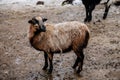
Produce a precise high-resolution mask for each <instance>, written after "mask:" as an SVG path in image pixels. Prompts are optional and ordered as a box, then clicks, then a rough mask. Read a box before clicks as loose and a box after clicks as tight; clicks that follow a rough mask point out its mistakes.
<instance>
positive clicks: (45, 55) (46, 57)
mask: <svg viewBox="0 0 120 80" xmlns="http://www.w3.org/2000/svg"><path fill="white" fill-rule="evenodd" d="M44 58H45V64H44V67H43V68H42V69H43V70H46V69H47V67H48V55H47V53H45V52H44Z"/></svg>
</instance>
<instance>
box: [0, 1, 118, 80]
mask: <svg viewBox="0 0 120 80" xmlns="http://www.w3.org/2000/svg"><path fill="white" fill-rule="evenodd" d="M12 5H16V6H17V5H19V3H12ZM16 8H17V7H12V8H10V6H9V5H5V4H4V5H3V4H0V80H120V7H115V6H112V7H111V8H110V12H109V14H108V18H107V19H106V20H102V15H103V12H104V6H103V5H99V6H97V7H96V9H95V10H94V12H93V20H92V22H91V23H87V25H88V27H89V29H90V31H91V38H90V41H89V44H88V47H87V48H86V49H85V50H84V54H85V60H84V66H83V71H82V72H81V73H80V75H77V74H76V73H75V71H74V70H73V69H72V68H71V66H72V65H73V63H74V61H75V58H76V56H75V54H74V52H72V51H71V52H69V53H66V54H62V58H63V61H61V59H60V55H59V54H55V55H54V60H53V64H54V70H53V73H52V74H51V75H47V74H46V72H44V71H42V66H43V63H44V58H43V52H39V51H36V50H35V49H33V48H32V47H31V46H30V44H29V40H28V30H29V24H28V20H29V19H31V18H32V17H33V16H38V15H40V16H44V17H46V18H48V21H47V22H49V23H59V22H64V21H73V20H77V21H81V22H83V19H84V17H85V10H84V7H83V5H80V6H71V5H67V6H60V5H58V6H56V5H55V6H30V5H25V6H24V7H23V8H17V9H16ZM60 65H61V66H60Z"/></svg>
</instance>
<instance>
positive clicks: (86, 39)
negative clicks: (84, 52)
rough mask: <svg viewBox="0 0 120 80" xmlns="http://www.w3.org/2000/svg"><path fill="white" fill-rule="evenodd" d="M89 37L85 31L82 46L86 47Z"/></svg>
mask: <svg viewBox="0 0 120 80" xmlns="http://www.w3.org/2000/svg"><path fill="white" fill-rule="evenodd" d="M89 38H90V34H89V31H86V33H85V41H84V44H83V48H86V47H87V44H88V41H89Z"/></svg>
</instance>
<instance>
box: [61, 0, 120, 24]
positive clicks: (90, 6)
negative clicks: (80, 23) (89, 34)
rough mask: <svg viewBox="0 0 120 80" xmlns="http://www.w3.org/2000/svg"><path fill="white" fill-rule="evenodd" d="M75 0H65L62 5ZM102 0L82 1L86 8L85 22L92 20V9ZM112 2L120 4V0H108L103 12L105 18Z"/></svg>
mask: <svg viewBox="0 0 120 80" xmlns="http://www.w3.org/2000/svg"><path fill="white" fill-rule="evenodd" d="M73 1H74V0H65V1H63V3H62V5H64V4H71V2H73ZM101 1H102V0H82V3H83V4H84V6H85V10H86V18H85V19H84V22H90V21H91V20H92V11H93V10H94V9H95V6H96V5H98V4H99V3H100V2H101ZM69 2H70V3H69ZM112 4H115V5H117V6H118V5H120V0H107V2H106V3H105V12H104V14H103V19H106V17H107V14H108V12H109V8H110V6H111V5H112Z"/></svg>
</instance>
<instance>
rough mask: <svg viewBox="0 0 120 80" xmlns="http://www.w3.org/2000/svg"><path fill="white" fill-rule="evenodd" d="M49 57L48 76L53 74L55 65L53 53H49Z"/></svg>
mask: <svg viewBox="0 0 120 80" xmlns="http://www.w3.org/2000/svg"><path fill="white" fill-rule="evenodd" d="M48 57H49V63H50V67H49V70H48V74H51V73H52V70H53V63H52V61H53V53H48Z"/></svg>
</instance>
